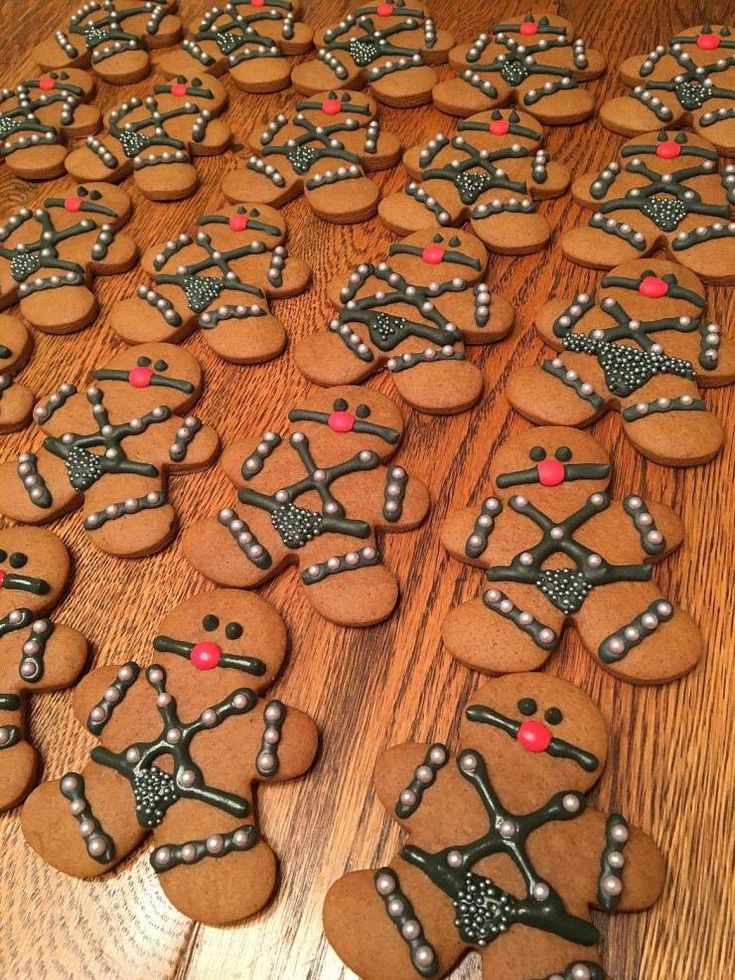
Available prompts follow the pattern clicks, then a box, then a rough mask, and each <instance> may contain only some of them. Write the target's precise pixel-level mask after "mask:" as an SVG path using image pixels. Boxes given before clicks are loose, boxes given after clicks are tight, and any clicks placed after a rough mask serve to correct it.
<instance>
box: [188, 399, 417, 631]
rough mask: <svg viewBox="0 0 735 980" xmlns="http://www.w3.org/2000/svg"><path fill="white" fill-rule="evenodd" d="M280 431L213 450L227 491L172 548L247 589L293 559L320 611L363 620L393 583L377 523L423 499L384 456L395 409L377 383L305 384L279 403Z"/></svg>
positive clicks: (383, 607) (401, 520) (393, 594)
mask: <svg viewBox="0 0 735 980" xmlns="http://www.w3.org/2000/svg"><path fill="white" fill-rule="evenodd" d="M288 418H289V421H290V422H291V423H292V430H291V434H290V436H289V437H288V439H287V440H286V441H284V440H283V439H282V437H281V436H280V435H278V434H277V433H276V432H272V431H268V432H266V433H265V434H264V435H262V436H253V437H250V438H245V439H244V440H242V441H241V442H238V443H235V444H234V445H232V446H230V447H229V448H228V449H226V450H225V452H224V453H223V454H222V467H223V469H224V471H225V473H226V474H227V476H228V477H229V479H230V480H231V481H232V482H233V483H234V484H235V486H236V487H237V488H238V493H237V499H238V503H237V504H236V506H235V507H226V508H224V509H223V510H221V511H220V512H219V514H218V515H217V517H213V518H210V519H209V520H206V521H200V522H199V523H198V524H194V525H193V526H192V527H189V528H187V530H186V531H185V532H184V536H183V547H184V554H185V555H186V557H187V558H188V559H189V561H190V562H191V564H192V565H193V566H194V567H195V568H196V569H197V570H198V571H200V572H201V573H202V574H203V575H206V576H207V578H209V579H212V580H213V581H215V582H217V583H218V584H220V585H230V586H236V587H238V588H244V589H249V588H253V587H254V586H256V585H260V584H261V582H264V581H265V580H266V579H269V578H272V577H273V576H274V575H276V574H277V573H278V572H280V571H281V570H282V569H283V568H285V566H286V565H289V564H294V563H296V564H298V566H299V572H300V574H299V578H300V581H301V585H302V587H303V589H304V591H305V593H306V595H307V597H308V598H309V600H310V602H311V603H312V605H313V606H314V608H315V609H316V610H317V612H319V613H321V615H322V616H325V617H326V618H327V619H330V620H331V621H332V622H334V623H338V624H340V625H344V626H370V625H371V624H372V623H379V622H381V621H382V620H383V619H385V618H386V617H387V616H389V615H390V614H391V612H392V611H393V608H394V606H395V604H396V602H397V600H398V583H397V581H396V578H395V576H394V575H393V573H392V572H391V571H390V570H389V569H388V568H387V567H386V566H385V565H384V564H383V558H382V556H381V554H380V551H379V549H378V546H377V542H376V532H377V531H404V530H407V529H409V528H413V527H416V526H417V525H418V524H420V523H421V521H422V520H423V518H424V516H425V515H426V511H427V510H428V507H429V493H428V490H427V489H426V487H425V486H424V484H423V483H421V481H420V480H417V479H416V478H415V477H413V476H409V474H408V473H407V472H406V470H404V469H403V467H401V466H391V465H386V464H387V461H388V460H389V459H390V457H391V456H392V455H393V454H394V453H395V451H396V449H397V448H398V444H399V442H400V440H401V436H402V434H403V425H404V423H403V418H402V417H401V414H400V412H399V411H398V409H397V408H396V406H395V405H394V403H393V402H392V401H391V400H390V399H389V398H386V397H385V395H381V394H378V392H375V391H368V390H366V389H362V388H333V389H332V390H331V391H328V392H327V391H319V392H316V393H315V394H314V395H313V396H312V397H311V398H310V399H309V401H308V404H307V405H305V406H304V407H303V408H294V409H292V410H291V411H290V412H289V415H288Z"/></svg>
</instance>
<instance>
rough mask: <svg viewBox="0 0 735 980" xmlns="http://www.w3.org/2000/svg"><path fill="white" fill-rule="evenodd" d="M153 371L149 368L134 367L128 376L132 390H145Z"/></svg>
mask: <svg viewBox="0 0 735 980" xmlns="http://www.w3.org/2000/svg"><path fill="white" fill-rule="evenodd" d="M152 377H153V371H152V370H151V368H149V367H135V368H133V370H132V371H130V373H129V374H128V381H129V382H130V384H131V385H132V386H133V388H147V387H148V385H149V384H150V383H151V378H152Z"/></svg>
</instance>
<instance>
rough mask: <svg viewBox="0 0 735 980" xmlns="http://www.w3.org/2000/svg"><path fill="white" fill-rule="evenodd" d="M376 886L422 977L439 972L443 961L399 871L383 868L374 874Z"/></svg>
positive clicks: (414, 966)
mask: <svg viewBox="0 0 735 980" xmlns="http://www.w3.org/2000/svg"><path fill="white" fill-rule="evenodd" d="M374 881H375V890H376V891H377V893H378V894H379V895H380V897H381V898H382V899H383V902H384V904H385V911H386V914H387V915H388V917H389V918H390V920H391V922H392V923H393V925H394V926H395V927H396V929H397V930H398V932H399V933H400V935H401V938H402V939H404V940H405V942H406V944H407V945H408V950H409V955H410V957H411V965H412V966H413V968H414V970H415V971H416V973H418V974H419V976H421V977H433V976H435V975H436V973H437V971H438V969H439V964H438V962H437V957H436V953H435V951H434V949H433V947H432V946H431V945H429V943H428V942H427V941H426V936H424V930H423V928H422V926H421V923H420V922H419V920H418V919H417V918H416V915H415V913H414V910H413V906H412V905H411V903H410V901H409V900H408V898H407V897H406V895H404V893H403V892H402V891H401V885H400V882H399V880H398V875H397V874H396V873H395V871H393V869H392V868H379V869H378V870H377V871H376V872H375V875H374Z"/></svg>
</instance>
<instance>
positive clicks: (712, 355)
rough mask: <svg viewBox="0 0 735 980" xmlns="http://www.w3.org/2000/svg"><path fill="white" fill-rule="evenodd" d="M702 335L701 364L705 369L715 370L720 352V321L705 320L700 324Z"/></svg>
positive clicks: (700, 347)
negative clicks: (709, 321) (710, 321)
mask: <svg viewBox="0 0 735 980" xmlns="http://www.w3.org/2000/svg"><path fill="white" fill-rule="evenodd" d="M699 334H700V337H701V340H700V344H699V366H700V367H701V368H704V370H705V371H714V370H715V368H716V367H717V362H718V360H719V356H720V352H719V350H718V348H719V346H720V326H719V324H718V323H707V322H703V323H700V325H699Z"/></svg>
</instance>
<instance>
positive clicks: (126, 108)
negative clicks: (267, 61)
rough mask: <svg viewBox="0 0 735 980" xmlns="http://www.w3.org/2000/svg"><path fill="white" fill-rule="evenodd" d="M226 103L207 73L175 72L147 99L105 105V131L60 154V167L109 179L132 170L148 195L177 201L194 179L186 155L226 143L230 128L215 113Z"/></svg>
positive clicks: (196, 179) (196, 180) (191, 190)
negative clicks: (62, 164) (63, 162)
mask: <svg viewBox="0 0 735 980" xmlns="http://www.w3.org/2000/svg"><path fill="white" fill-rule="evenodd" d="M226 104H227V93H226V92H225V89H224V86H223V85H222V83H221V82H219V81H218V80H217V79H216V78H210V77H209V76H208V75H201V76H185V75H179V76H177V78H176V79H175V80H174V81H172V82H165V83H159V84H158V85H154V86H153V94H152V95H149V96H148V97H147V98H145V99H139V98H137V97H135V98H131V99H128V101H127V102H123V103H122V104H121V105H119V106H117V107H116V108H115V109H111V110H110V112H108V113H107V114H106V116H105V127H106V129H107V132H106V133H104V134H103V135H102V136H101V137H97V136H89V137H87V145H86V146H81V147H79V149H77V150H74V151H73V152H72V153H70V154H69V156H68V157H67V158H66V169H67V170H68V171H69V173H70V174H72V175H73V176H74V177H77V178H78V179H79V180H109V181H112V182H113V183H117V182H118V181H121V180H124V179H125V177H127V176H129V174H131V173H132V174H133V177H134V179H135V183H136V186H137V187H138V188H139V190H140V191H141V192H142V193H143V194H145V196H146V197H147V198H150V200H152V201H179V200H181V199H182V198H184V197H188V196H189V195H190V194H193V193H194V191H195V190H196V188H197V185H198V183H199V177H198V176H197V171H196V167H195V166H194V163H193V159H192V158H193V157H197V156H212V155H215V154H218V153H223V152H224V151H225V150H226V149H227V147H228V146H229V143H230V136H231V134H230V127H229V126H228V125H227V123H226V122H225V121H224V120H223V119H217V118H216V117H217V116H218V115H219V114H220V113H221V112H222V110H223V109H224V108H225V106H226Z"/></svg>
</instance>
